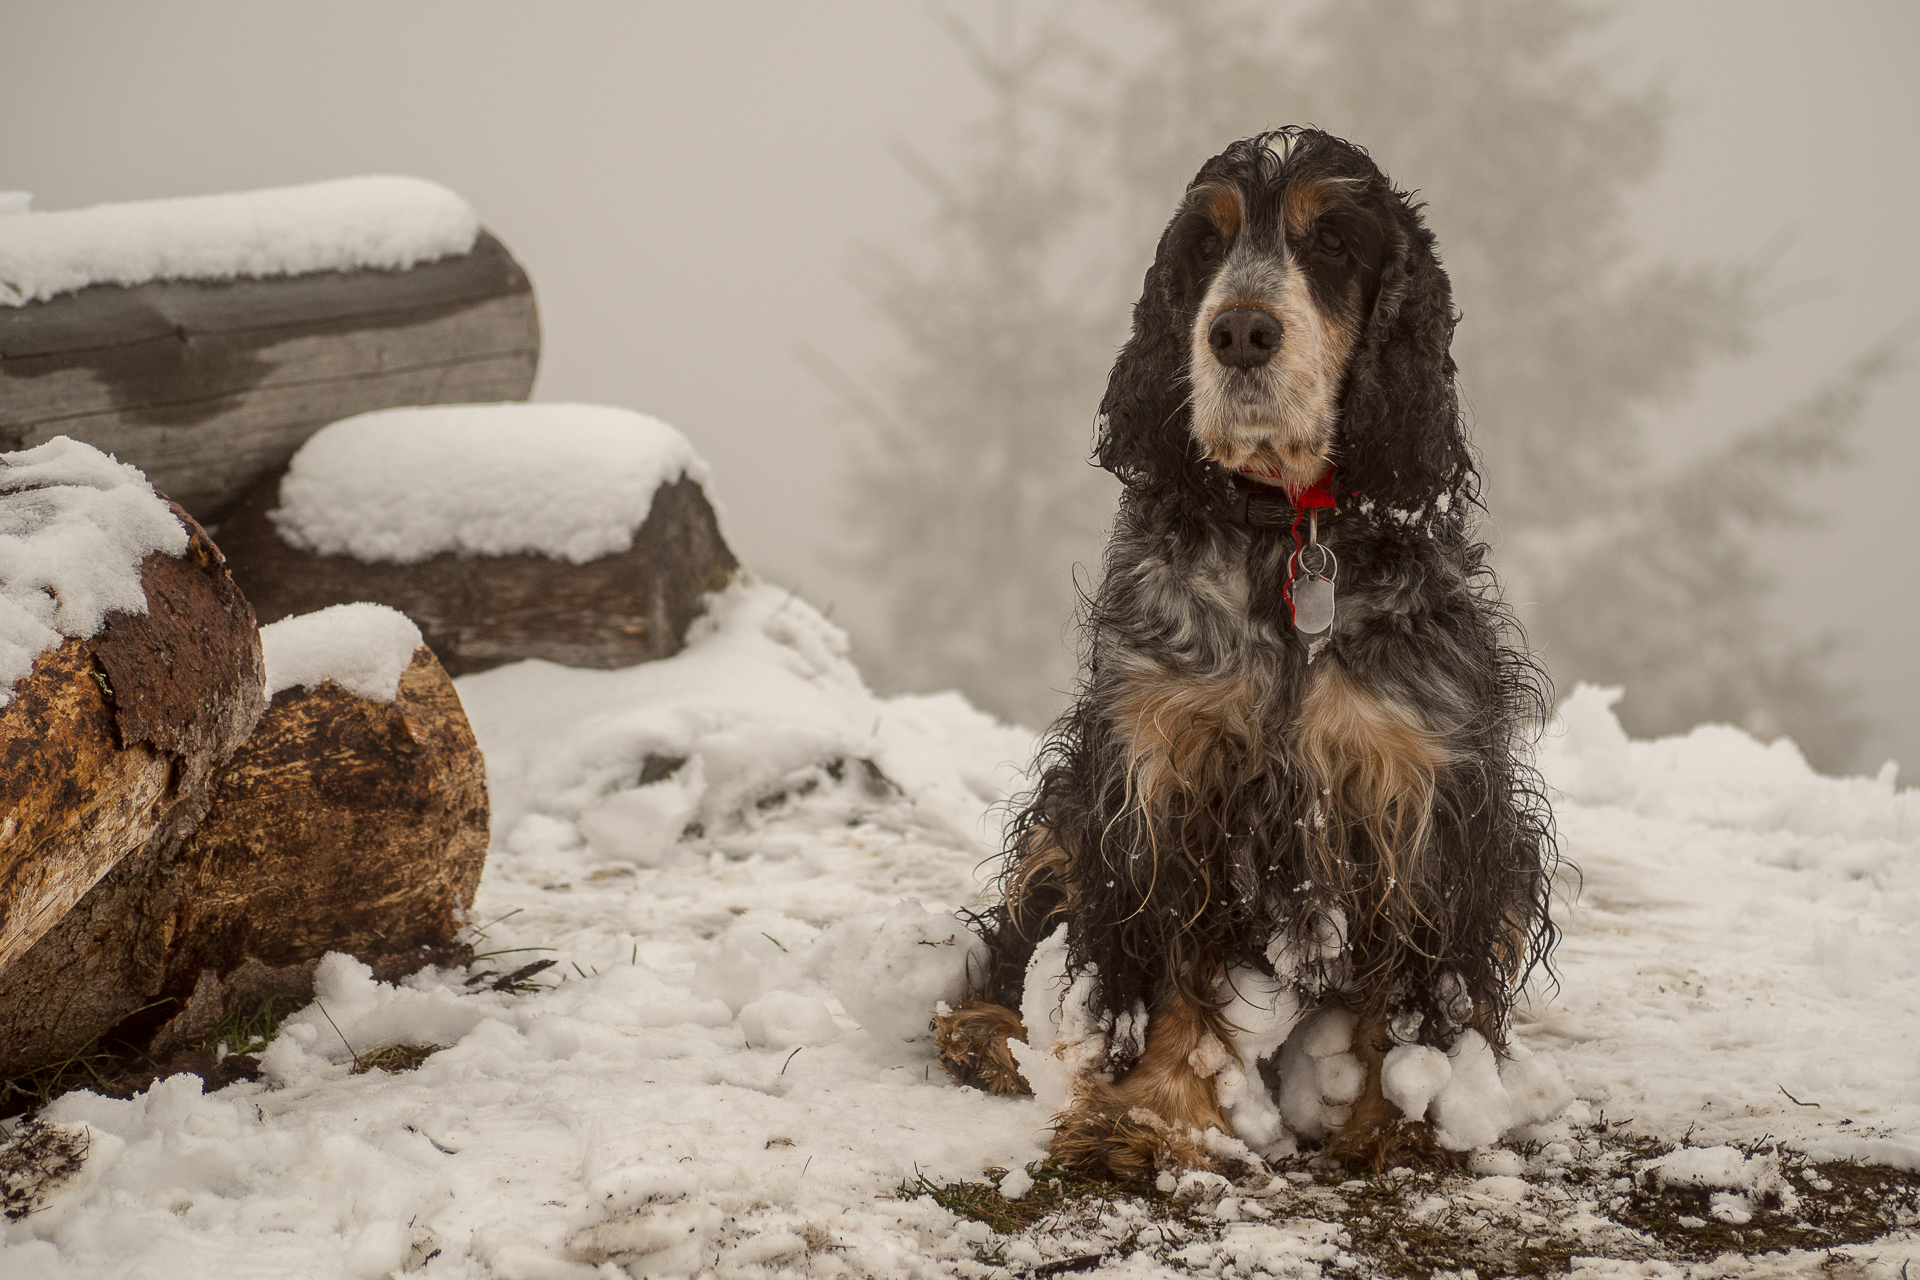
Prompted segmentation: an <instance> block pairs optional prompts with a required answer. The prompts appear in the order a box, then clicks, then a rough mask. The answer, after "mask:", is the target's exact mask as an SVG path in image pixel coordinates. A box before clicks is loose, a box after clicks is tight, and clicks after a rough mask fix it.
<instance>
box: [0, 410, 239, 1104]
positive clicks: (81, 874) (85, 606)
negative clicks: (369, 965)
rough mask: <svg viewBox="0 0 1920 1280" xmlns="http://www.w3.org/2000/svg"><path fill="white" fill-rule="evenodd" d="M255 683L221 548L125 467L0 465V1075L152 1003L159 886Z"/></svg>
mask: <svg viewBox="0 0 1920 1280" xmlns="http://www.w3.org/2000/svg"><path fill="white" fill-rule="evenodd" d="M262 670H263V668H262V660H261V651H260V640H259V635H258V632H257V631H256V629H255V627H254V622H253V617H252V615H251V612H250V611H249V610H248V608H247V604H246V601H245V600H244V599H243V598H242V597H241V595H240V593H239V592H238V591H237V590H236V589H235V587H234V584H233V581H232V578H231V577H230V576H229V574H228V573H227V570H226V566H225V562H224V561H223V559H222V557H221V555H220V552H219V550H218V549H217V548H216V547H215V546H214V545H213V543H212V542H211V541H210V540H209V539H208V538H207V536H206V534H205V533H204V532H203V531H202V530H201V529H200V527H199V525H197V524H196V523H195V522H194V521H193V519H192V518H191V517H190V516H188V515H187V514H186V513H185V512H183V511H182V510H181V509H180V508H179V507H178V506H177V505H174V504H170V503H168V502H167V501H166V500H165V499H163V498H161V497H159V496H158V495H157V494H155V493H154V492H153V490H152V489H151V488H150V487H149V486H148V485H147V484H146V483H145V481H144V479H143V478H142V477H141V475H140V473H139V472H138V471H136V470H135V469H134V468H132V467H128V466H123V465H121V464H118V463H115V462H114V461H113V460H112V459H110V458H107V457H106V456H104V455H103V454H101V453H99V452H98V451H96V450H93V449H90V448H88V447H86V446H85V445H82V444H79V443H77V442H74V441H71V440H65V439H56V440H53V441H51V442H49V443H47V444H45V445H42V446H40V447H38V448H35V449H31V450H26V451H22V452H18V453H12V454H5V455H0V681H3V682H4V683H0V814H4V815H5V816H4V818H0V1069H7V1068H11V1067H19V1066H23V1065H26V1064H29V1063H31V1062H35V1061H44V1060H46V1059H47V1058H49V1057H57V1056H59V1054H61V1053H63V1052H71V1051H73V1050H75V1049H77V1048H80V1047H81V1046H82V1045H84V1044H85V1043H86V1041H87V1040H88V1039H89V1037H90V1036H92V1035H94V1034H96V1033H97V1032H98V1031H99V1030H100V1029H101V1028H102V1027H105V1026H109V1025H111V1024H113V1023H114V1022H116V1021H118V1020H119V1019H120V1018H122V1017H124V1016H126V1015H127V1014H129V1013H131V1012H133V1011H134V1010H136V1009H138V1008H139V1007H140V1006H141V1005H143V1004H145V1003H146V1002H147V1001H148V1000H149V999H151V998H152V995H153V993H154V991H155V989H156V988H155V987H154V985H153V983H152V982H151V981H143V980H142V978H141V976H140V975H141V966H140V965H139V964H138V963H131V962H129V961H130V958H131V957H134V956H136V955H145V954H147V953H150V952H152V951H153V950H154V949H155V948H156V947H164V945H165V940H166V937H165V936H166V933H167V930H168V929H169V928H170V927H171V919H170V914H171V907H172V903H173V899H172V897H171V896H170V895H171V893H172V891H173V885H172V882H171V881H170V880H169V879H168V878H167V877H166V876H165V875H162V874H160V872H161V871H162V869H164V868H165V867H166V866H167V865H168V863H169V862H170V860H171V858H172V856H173V854H174V853H175V852H176V851H177V850H178V848H179V846H180V844H181V842H182V841H183V840H184V838H185V837H186V836H187V835H188V834H189V833H190V832H191V831H192V830H193V828H194V826H195V825H196V824H197V823H198V822H199V820H200V818H201V817H202V815H203V814H204V813H205V811H206V807H207V802H208V799H209V795H210V792H209V783H210V781H211V778H212V775H213V774H214V772H215V771H216V769H217V768H218V766H219V765H220V764H221V763H223V762H224V761H225V760H226V759H227V758H228V757H229V756H230V755H231V754H232V753H233V752H234V751H235V749H237V748H238V747H239V745H240V744H241V742H243V741H244V740H245V739H246V737H247V735H248V733H249V732H250V731H251V730H252V729H253V726H254V722H255V721H256V720H258V718H259V716H260V713H261V710H262V708H263V706H264V703H265V698H264V695H263V692H262V683H261V681H262ZM123 920H130V921H133V922H135V923H134V925H133V927H132V930H131V932H130V933H128V934H127V936H126V943H125V946H124V947H122V948H119V949H118V950H115V949H114V948H107V949H104V950H103V949H102V948H101V947H99V946H98V945H97V944H98V942H99V940H100V938H101V937H102V936H103V934H104V933H105V932H107V931H109V930H113V929H118V928H120V922H121V921H123Z"/></svg>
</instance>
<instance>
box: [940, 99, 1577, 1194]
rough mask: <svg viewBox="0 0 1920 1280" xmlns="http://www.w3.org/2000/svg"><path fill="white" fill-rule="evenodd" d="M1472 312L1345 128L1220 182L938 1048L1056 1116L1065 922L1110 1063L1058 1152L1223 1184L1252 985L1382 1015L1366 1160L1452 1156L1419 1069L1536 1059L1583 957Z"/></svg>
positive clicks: (1160, 321)
mask: <svg viewBox="0 0 1920 1280" xmlns="http://www.w3.org/2000/svg"><path fill="white" fill-rule="evenodd" d="M1455 319H1456V317H1455V315H1454V312H1453V309H1452V303H1451V295H1450V290H1449V286H1448V282H1447V277H1446V275H1445V273H1444V272H1443V271H1442V270H1441V268H1440V264H1439V261H1438V259H1437V256H1436V253H1435V249H1434V241H1433V236H1432V234H1431V233H1430V232H1429V231H1428V230H1427V229H1426V227H1425V226H1424V225H1423V224H1422V222H1421V219H1420V215H1419V212H1418V206H1416V205H1414V204H1413V203H1412V202H1411V201H1410V199H1409V198H1408V196H1407V195H1406V194H1405V193H1403V192H1400V191H1396V190H1395V189H1394V187H1393V186H1392V185H1391V184H1390V183H1389V181H1388V180H1387V178H1386V177H1385V175H1383V174H1382V173H1381V172H1380V170H1379V169H1378V168H1376V167H1375V165H1374V164H1373V163H1372V161H1371V160H1369V159H1368V157H1367V155H1366V154H1365V152H1363V151H1361V150H1360V149H1359V148H1357V147H1355V146H1352V145H1350V144H1348V143H1345V142H1342V141H1340V140H1339V139H1336V138H1333V137H1330V136H1328V135H1327V134H1324V133H1320V132H1317V131H1313V130H1305V129H1286V130H1281V131H1278V132H1275V133H1268V134H1263V135H1260V136H1258V137H1255V138H1250V139H1247V140H1245V141H1242V142H1237V143H1235V144H1234V145H1233V146H1231V147H1229V148H1227V150H1226V151H1224V152H1222V153H1221V154H1220V155H1218V156H1216V157H1214V158H1213V159H1212V160H1210V161H1208V162H1207V164H1206V165H1205V167H1203V168H1202V169H1201V170H1200V172H1199V174H1198V176H1196V177H1195V179H1194V181H1193V184H1192V185H1191V186H1190V187H1189V188H1188V191H1187V194H1186V198H1185V200H1184V201H1183V202H1182V204H1181V206H1180V208H1179V211H1178V212H1177V213H1176V214H1175V216H1174V218H1173V221H1172V222H1171V223H1170V224H1169V225H1168V227H1167V229H1166V232H1165V234H1164V235H1162V237H1161V239H1160V246H1159V251H1158V253H1157V255H1156V257H1155V260H1154V263H1153V265H1152V267H1151V268H1150V269H1149V270H1148V272H1147V277H1146V285H1145V289H1144V291H1143V293H1142V295H1141V298H1140V301H1139V303H1138V304H1137V305H1136V306H1135V308H1134V313H1133V336H1132V338H1131V340H1130V341H1129V342H1128V343H1127V345H1126V348H1125V350H1124V351H1123V352H1122V353H1121V355H1120V359H1119V361H1118V363H1117V364H1116V365H1115V366H1114V369H1113V374H1112V377H1111V380H1110V382H1109V384H1108V389H1107V394H1106V399H1105V400H1104V402H1103V403H1102V405H1101V434H1100V439H1099V449H1098V461H1099V462H1100V464H1101V465H1102V466H1104V467H1106V468H1107V469H1109V470H1111V471H1112V472H1113V473H1114V474H1115V475H1117V476H1118V477H1119V478H1120V479H1121V481H1122V482H1123V483H1124V485H1125V493H1124V496H1123V497H1122V499H1121V503H1120V510H1119V514H1118V517H1117V518H1116V520H1115V524H1114V529H1113V534H1112V539H1111V541H1110V543H1109V544H1108V547H1107V552H1106V558H1105V566H1104V574H1103V577H1102V580H1101V584H1100V587H1099V589H1098V591H1097V593H1096V594H1095V596H1094V597H1093V598H1092V600H1091V601H1090V603H1089V606H1088V619H1087V628H1086V640H1085V655H1084V671H1083V677H1082V682H1081V687H1080V691H1079V695H1078V698H1077V700H1076V702H1075V705H1074V706H1073V708H1072V709H1071V710H1070V711H1069V712H1068V713H1067V714H1066V715H1065V716H1064V717H1063V718H1062V719H1061V720H1060V722H1059V723H1058V724H1057V725H1055V726H1054V729H1053V731H1052V733H1051V736H1050V738H1049V740H1048V743H1047V746H1046V748H1045V753H1044V755H1043V758H1042V761H1041V774H1040V781H1039V784H1038V786H1037V788H1036V789H1035V791H1034V793H1033V794H1032V796H1031V797H1030V798H1029V801H1028V803H1027V805H1026V807H1025V809H1024V810H1023V811H1022V812H1021V813H1020V814H1019V815H1018V817H1017V819H1016V820H1015V822H1014V823H1013V826H1012V829H1011V832H1010V844H1009V852H1008V855H1007V865H1006V867H1005V870H1004V874H1003V876H1002V879H1001V886H1002V890H1003V901H1002V902H1001V903H1000V904H999V905H997V906H995V907H994V908H992V909H991V910H990V911H988V912H986V913H985V914H983V915H982V916H980V917H979V918H978V920H977V924H978V926H979V928H980V930H981V932H982V933H983V935H984V937H985V939H986V941H987V944H988V953H989V960H988V962H987V964H986V966H985V967H984V970H983V971H980V972H976V973H975V974H973V975H972V998H971V999H970V1000H968V1001H967V1002H966V1003H965V1004H963V1005H962V1006H960V1007H959V1008H957V1009H954V1010H952V1011H949V1012H944V1013H943V1014H942V1016H941V1017H939V1018H938V1019H937V1020H936V1021H937V1026H936V1030H937V1032H938V1034H939V1038H940V1043H941V1050H942V1057H943V1061H944V1062H945V1064H946V1066H947V1068H948V1070H949V1071H950V1072H951V1073H952V1074H953V1075H954V1076H955V1078H956V1079H958V1080H960V1081H961V1082H963V1083H966V1084H972V1085H976V1086H979V1087H984V1088H987V1089H991V1090H995V1091H998V1092H1017V1091H1023V1090H1024V1089H1025V1087H1026V1085H1025V1081H1024V1080H1023V1079H1022V1077H1021V1076H1020V1074H1019V1072H1018V1070H1017V1068H1016V1066H1015V1064H1014V1060H1013V1058H1012V1057H1011V1056H1010V1054H1009V1052H1008V1049H1007V1046H1006V1041H1007V1038H1008V1037H1009V1036H1015V1037H1024V1032H1023V1030H1022V1027H1021V1024H1020V1018H1019V1014H1018V1013H1017V1010H1018V1009H1019V1007H1020V1000H1021V990H1022V984H1023V981H1024V979H1025V974H1026V969H1027V965H1028V961H1029V958H1030V957H1031V955H1032V953H1033V950H1034V947H1035V945H1036V943H1037V942H1039V941H1040V940H1041V939H1042V938H1044V937H1046V936H1047V935H1049V934H1051V933H1053V932H1054V930H1055V929H1056V928H1057V927H1058V926H1060V925H1061V924H1063V923H1064V924H1065V926H1066V929H1067V934H1066V942H1067V958H1068V967H1069V971H1070V972H1071V973H1072V974H1074V975H1076V976H1077V977H1081V978H1089V977H1090V979H1091V988H1090V989H1091V991H1092V993H1093V994H1092V999H1091V1005H1090V1007H1089V1009H1087V1010H1085V1011H1083V1012H1084V1013H1085V1014H1086V1015H1088V1016H1090V1017H1091V1018H1092V1019H1093V1021H1094V1023H1095V1024H1096V1026H1097V1027H1099V1028H1100V1029H1101V1030H1103V1031H1104V1032H1105V1033H1106V1048H1105V1059H1104V1061H1102V1062H1101V1063H1099V1065H1098V1066H1097V1067H1095V1068H1092V1069H1088V1070H1086V1071H1084V1072H1083V1073H1082V1075H1081V1077H1080V1078H1079V1080H1078V1081H1077V1083H1076V1086H1075V1095H1076V1096H1075V1100H1074V1101H1073V1102H1072V1104H1071V1105H1070V1106H1069V1107H1068V1109H1067V1110H1066V1111H1064V1112H1063V1113H1062V1114H1061V1115H1059V1116H1058V1117H1057V1118H1056V1121H1055V1135H1054V1140H1053V1154H1054V1156H1055V1157H1056V1158H1057V1159H1061V1160H1065V1161H1068V1162H1073V1163H1078V1164H1083V1165H1090V1166H1103V1167H1106V1168H1109V1169H1111V1170H1113V1171H1114V1172H1118V1173H1132V1172H1139V1171H1143V1170H1146V1169H1151V1168H1154V1167H1159V1168H1169V1167H1207V1166H1209V1165H1210V1164H1211V1163H1212V1161H1211V1159H1210V1157H1209V1156H1208V1154H1207V1144H1206V1142H1205V1140H1204V1136H1203V1135H1204V1133H1205V1131H1206V1130H1207V1129H1209V1128H1218V1129H1220V1130H1222V1131H1224V1132H1227V1133H1231V1132H1232V1127H1231V1125H1230V1123H1229V1121H1228V1119H1227V1118H1226V1116H1225V1114H1224V1112H1223V1110H1222V1108H1221V1105H1220V1101H1219V1098H1218V1097H1217V1095H1216V1091H1215V1087H1214V1081H1213V1079H1212V1078H1211V1076H1212V1071H1213V1070H1215V1069H1216V1068H1215V1067H1213V1066H1210V1065H1209V1064H1217V1063H1218V1062H1220V1061H1222V1057H1221V1051H1222V1048H1223V1047H1224V1048H1225V1051H1226V1053H1227V1054H1229V1055H1231V1053H1232V1050H1231V1048H1230V1045H1231V1040H1232V1034H1231V1033H1232V1030H1233V1028H1231V1027H1229V1026H1226V1025H1224V1024H1223V1015H1222V1013H1221V1010H1222V1009H1223V1008H1224V1007H1225V1005H1226V1002H1227V999H1228V997H1229V995H1230V994H1231V993H1230V992H1229V991H1228V990H1226V989H1225V975H1226V974H1228V973H1229V972H1230V971H1233V970H1236V969H1238V970H1244V969H1247V968H1252V969H1255V970H1259V971H1260V972H1262V973H1264V974H1272V975H1274V976H1275V977H1277V978H1278V979H1279V980H1281V981H1282V982H1285V983H1288V984H1291V985H1292V987H1293V988H1294V990H1295V991H1296V992H1297V993H1298V994H1299V995H1300V997H1301V998H1302V999H1303V1000H1306V1001H1310V1002H1312V1003H1314V1004H1320V1005H1325V1004H1328V1003H1332V1002H1338V1003H1340V1004H1342V1005H1344V1006H1345V1007H1346V1008H1347V1009H1349V1010H1351V1011H1352V1012H1353V1013H1354V1014H1355V1015H1356V1016H1357V1022H1356V1024H1355V1025H1356V1028H1357V1029H1356V1031H1355V1034H1354V1041H1353V1045H1352V1052H1353V1053H1354V1055H1355V1056H1356V1057H1357V1058H1358V1059H1359V1061H1360V1063H1361V1064H1362V1065H1363V1066H1365V1067H1366V1068H1367V1069H1368V1070H1367V1080H1366V1082H1365V1084H1364V1086H1363V1087H1362V1088H1361V1090H1360V1093H1359V1094H1358V1096H1357V1097H1356V1098H1354V1099H1351V1100H1349V1101H1348V1106H1347V1110H1346V1111H1345V1112H1344V1115H1345V1120H1344V1123H1342V1124H1340V1125H1339V1127H1338V1129H1337V1131H1336V1132H1335V1133H1334V1134H1333V1135H1332V1137H1331V1138H1330V1140H1329V1144H1328V1153H1329V1154H1330V1155H1332V1156H1335V1157H1337V1158H1340V1159H1343V1160H1345V1161H1348V1162H1350V1163H1366V1164H1374V1165H1379V1164H1381V1163H1383V1162H1385V1161H1388V1160H1396V1161H1397V1160H1401V1159H1406V1158H1409V1157H1417V1156H1422V1155H1424V1156H1429V1157H1432V1156H1436V1155H1438V1154H1439V1153H1438V1151H1437V1149H1436V1148H1435V1147H1434V1145H1433V1141H1432V1138H1431V1136H1430V1135H1429V1134H1428V1133H1427V1132H1426V1131H1425V1129H1424V1127H1423V1126H1421V1125H1419V1124H1416V1123H1412V1122H1409V1121H1407V1120H1406V1118H1405V1117H1403V1116H1401V1115H1400V1113H1399V1111H1398V1109H1397V1108H1396V1107H1394V1105H1393V1104H1392V1103H1391V1102H1389V1101H1388V1100H1387V1098H1386V1097H1385V1096H1384V1095H1383V1093H1382V1091H1381V1088H1380V1066H1381V1063H1382V1061H1383V1059H1384V1058H1385V1055H1386V1054H1387V1053H1388V1052H1389V1051H1390V1049H1391V1048H1392V1046H1393V1044H1394V1043H1395V1042H1396V1041H1400V1042H1412V1041H1418V1042H1420V1043H1425V1044H1428V1045H1432V1046H1435V1047H1441V1048H1444V1047H1445V1046H1447V1045H1448V1044H1450V1043H1451V1042H1452V1041H1453V1039H1454V1038H1455V1037H1457V1036H1458V1035H1459V1034H1460V1033H1461V1032H1462V1031H1463V1030H1464V1029H1466V1028H1469V1027H1471V1028H1473V1029H1475V1030H1478V1031H1479V1032H1480V1033H1481V1034H1483V1035H1484V1036H1485V1037H1486V1038H1487V1040H1488V1041H1489V1042H1490V1043H1491V1044H1493V1045H1494V1046H1495V1047H1496V1048H1499V1047H1500V1046H1502V1045H1503V1044H1504V1043H1505V1041H1504V1033H1505V1030H1506V1024H1507V1018H1508V1014H1509V1011H1510V1008H1511V1006H1512V1002H1513V998H1514V992H1515V990H1516V988H1517V985H1518V983H1519V981H1520V980H1521V979H1522V977H1523V976H1524V975H1525V973H1526V972H1527V971H1528V970H1529V968H1530V967H1531V966H1532V965H1533V964H1534V963H1536V962H1538V961H1539V960H1540V959H1542V957H1543V956H1544V955H1545V954H1546V951H1547V950H1548V948H1549V947H1550V945H1551V943H1552V941H1553V937H1554V931H1553V928H1552V926H1551V924H1550V923H1549V921H1548V918H1547V900H1548V879H1549V872H1550V869H1551V863H1552V858H1553V838H1552V831H1551V819H1550V815H1549V814H1548V811H1547V808H1546V805H1545V802H1544V800H1543V798H1542V793H1541V789H1540V786H1539V783H1538V780H1537V778H1536V776H1535V775H1534V774H1533V772H1532V771H1531V769H1530V767H1529V766H1528V765H1527V764H1526V763H1525V762H1524V755H1523V753H1524V749H1525V746H1526V742H1525V739H1526V735H1527V734H1528V732H1529V731H1530V729H1531V728H1532V727H1533V726H1535V725H1536V724H1537V723H1538V722H1539V720H1540V717H1541V714H1542V711H1543V703H1544V692H1543V687H1542V685H1543V681H1542V680H1541V678H1540V676H1539V675H1538V673H1537V671H1536V669H1535V668H1534V666H1533V665H1532V664H1531V662H1530V661H1529V660H1528V659H1527V658H1526V656H1525V655H1524V652H1523V651H1522V650H1521V649H1520V648H1518V647H1517V637H1516V636H1515V634H1514V633H1513V630H1512V627H1511V623H1510V620H1509V618H1508V616H1507V614H1506V613H1505V611H1504V610H1503V609H1502V607H1501V606H1500V604H1499V602H1498V599H1497V595H1496V588H1495V584H1494V583H1493V580H1492V578H1491V575H1490V574H1489V572H1488V569H1487V567H1486V563H1485V555H1486V548H1485V547H1484V545H1483V544H1481V543H1480V542H1478V541H1476V539H1475V536H1474V533H1473V529H1472V518H1471V517H1472V515H1473V512H1474V510H1475V508H1476V505H1477V477H1476V475H1475V472H1474V463H1473V455H1472V453H1471V451H1470V448H1469V446H1468V443H1467V439H1466V434H1465V429H1464V426H1463V423H1462V420H1461V414H1460V408H1459V401H1458V397H1457V395H1456V393H1455V390H1454V366H1453V361H1452V358H1451V356H1450V355H1449V354H1448V347H1449V344H1450V342H1451V339H1452V334H1453V327H1454V323H1455ZM1517 753H1522V754H1517ZM1329 941H1330V942H1331V945H1329ZM1083 989H1085V988H1083ZM1143 1025H1144V1034H1140V1028H1141V1027H1142V1026H1143ZM1215 1042H1217V1044H1216V1043H1215ZM1242 1065H1243V1067H1244V1068H1245V1070H1247V1071H1249V1072H1251V1071H1252V1070H1253V1069H1254V1067H1255V1064H1253V1063H1245V1064H1242ZM1271 1070H1272V1068H1271V1067H1269V1072H1271Z"/></svg>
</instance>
